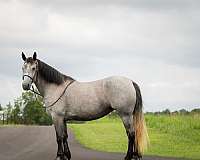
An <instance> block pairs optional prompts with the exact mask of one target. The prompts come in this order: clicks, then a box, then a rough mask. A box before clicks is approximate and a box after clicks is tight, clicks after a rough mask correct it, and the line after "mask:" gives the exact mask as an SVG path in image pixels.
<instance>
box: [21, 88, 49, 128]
mask: <svg viewBox="0 0 200 160" xmlns="http://www.w3.org/2000/svg"><path fill="white" fill-rule="evenodd" d="M22 101H23V104H24V108H23V119H24V122H25V123H26V124H39V125H50V124H52V120H51V117H50V116H49V115H48V114H47V113H46V112H45V110H44V108H43V102H42V98H41V97H39V96H37V97H35V95H34V94H33V93H32V92H26V93H23V94H22Z"/></svg>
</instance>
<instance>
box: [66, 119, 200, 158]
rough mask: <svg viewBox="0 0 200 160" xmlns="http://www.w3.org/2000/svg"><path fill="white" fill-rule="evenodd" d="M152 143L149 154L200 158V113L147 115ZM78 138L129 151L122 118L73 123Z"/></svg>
mask: <svg viewBox="0 0 200 160" xmlns="http://www.w3.org/2000/svg"><path fill="white" fill-rule="evenodd" d="M145 118H146V123H147V127H148V132H149V137H150V143H151V145H150V147H149V149H148V151H146V152H145V155H158V156H169V157H183V158H187V159H200V116H199V115H196V116H195V115H185V116H179V115H176V116H168V115H160V116H156V115H146V116H145ZM70 128H71V129H72V130H73V132H74V133H75V136H76V139H77V140H78V141H79V142H80V143H81V144H83V145H84V146H86V147H87V148H91V149H95V150H99V151H107V152H126V150H127V137H126V134H125V130H124V127H123V125H122V123H121V120H120V119H119V118H108V117H104V118H102V119H99V120H96V121H90V122H87V123H85V124H71V125H70Z"/></svg>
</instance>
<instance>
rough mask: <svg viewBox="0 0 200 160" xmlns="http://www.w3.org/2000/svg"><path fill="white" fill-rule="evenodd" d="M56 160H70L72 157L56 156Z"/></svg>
mask: <svg viewBox="0 0 200 160" xmlns="http://www.w3.org/2000/svg"><path fill="white" fill-rule="evenodd" d="M55 160H70V159H67V157H65V156H64V157H63V158H61V157H56V159H55Z"/></svg>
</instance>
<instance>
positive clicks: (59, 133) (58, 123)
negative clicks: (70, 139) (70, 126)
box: [53, 117, 66, 160]
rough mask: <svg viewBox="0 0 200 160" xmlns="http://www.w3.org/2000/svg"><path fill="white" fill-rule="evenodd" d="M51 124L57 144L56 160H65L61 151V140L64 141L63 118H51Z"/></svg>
mask: <svg viewBox="0 0 200 160" xmlns="http://www.w3.org/2000/svg"><path fill="white" fill-rule="evenodd" d="M53 122H54V126H55V130H56V139H57V144H58V150H57V157H56V160H66V158H65V155H64V151H63V140H64V118H62V117H53Z"/></svg>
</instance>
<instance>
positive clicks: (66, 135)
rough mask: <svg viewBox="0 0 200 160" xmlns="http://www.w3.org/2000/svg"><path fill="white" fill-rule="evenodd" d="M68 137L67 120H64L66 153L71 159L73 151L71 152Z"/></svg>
mask: <svg viewBox="0 0 200 160" xmlns="http://www.w3.org/2000/svg"><path fill="white" fill-rule="evenodd" d="M67 139H68V134H67V124H66V121H64V139H63V146H64V154H65V156H66V157H67V159H68V160H70V159H71V153H70V150H69V146H68V142H67Z"/></svg>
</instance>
